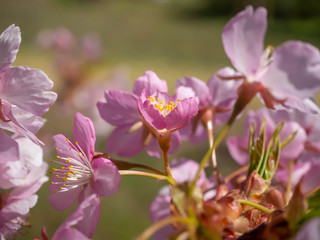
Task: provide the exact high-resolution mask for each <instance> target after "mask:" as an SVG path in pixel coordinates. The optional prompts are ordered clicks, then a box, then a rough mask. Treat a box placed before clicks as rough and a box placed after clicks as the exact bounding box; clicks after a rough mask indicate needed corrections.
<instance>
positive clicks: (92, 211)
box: [52, 194, 100, 240]
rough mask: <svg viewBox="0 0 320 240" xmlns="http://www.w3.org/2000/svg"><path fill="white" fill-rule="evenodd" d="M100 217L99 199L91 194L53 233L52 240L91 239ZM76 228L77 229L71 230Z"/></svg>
mask: <svg viewBox="0 0 320 240" xmlns="http://www.w3.org/2000/svg"><path fill="white" fill-rule="evenodd" d="M99 217H100V199H99V197H98V196H97V195H96V194H92V195H90V196H89V197H87V198H86V199H85V200H83V201H82V202H81V203H80V204H79V205H78V206H77V208H76V210H75V211H74V212H73V213H72V214H71V215H70V216H69V217H68V218H67V219H66V220H65V221H64V223H63V224H62V225H61V226H60V227H59V228H58V230H57V231H56V232H55V234H54V236H53V237H52V240H68V239H78V240H87V239H89V238H92V236H93V234H94V232H95V229H96V226H97V224H98V220H99ZM73 226H76V227H77V229H75V228H72V227H73Z"/></svg>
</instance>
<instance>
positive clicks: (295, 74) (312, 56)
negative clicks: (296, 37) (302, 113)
mask: <svg viewBox="0 0 320 240" xmlns="http://www.w3.org/2000/svg"><path fill="white" fill-rule="evenodd" d="M272 58H273V61H272V63H271V64H270V67H269V69H268V71H267V72H266V73H265V76H264V80H263V84H264V85H265V86H267V87H270V88H272V89H275V90H276V91H277V92H280V93H282V94H283V96H284V97H286V95H289V96H290V95H293V96H295V97H298V98H300V99H303V98H307V97H312V96H314V95H315V94H316V93H317V92H318V91H319V90H320V53H319V50H318V49H317V48H316V47H314V46H312V45H310V44H308V43H303V42H299V41H288V42H285V43H284V44H282V45H281V46H279V47H277V48H276V49H275V50H274V52H273V54H272Z"/></svg>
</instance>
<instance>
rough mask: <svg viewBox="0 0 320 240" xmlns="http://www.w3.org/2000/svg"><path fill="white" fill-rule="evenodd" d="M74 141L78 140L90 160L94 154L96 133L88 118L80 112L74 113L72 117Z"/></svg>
mask: <svg viewBox="0 0 320 240" xmlns="http://www.w3.org/2000/svg"><path fill="white" fill-rule="evenodd" d="M73 138H74V141H76V142H78V144H79V146H80V147H81V149H82V150H83V151H84V153H85V154H86V155H87V157H88V159H89V161H91V159H92V157H93V155H94V151H95V150H94V145H95V142H96V135H95V132H94V126H93V123H92V121H91V119H90V118H87V117H85V116H83V115H82V114H81V113H76V115H75V119H74V129H73Z"/></svg>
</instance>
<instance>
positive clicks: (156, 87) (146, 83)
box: [132, 71, 168, 96]
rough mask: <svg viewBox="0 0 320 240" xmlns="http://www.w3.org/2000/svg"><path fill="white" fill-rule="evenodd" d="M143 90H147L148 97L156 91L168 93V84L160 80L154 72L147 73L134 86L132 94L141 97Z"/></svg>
mask: <svg viewBox="0 0 320 240" xmlns="http://www.w3.org/2000/svg"><path fill="white" fill-rule="evenodd" d="M143 89H146V90H145V91H146V95H147V96H151V95H153V94H154V93H155V92H156V91H160V92H168V86H167V82H166V81H165V80H162V79H160V78H159V77H158V76H157V74H155V73H154V72H153V71H146V72H145V73H144V75H143V76H140V77H139V78H138V79H137V80H136V81H135V82H134V85H133V90H132V92H133V93H134V94H135V95H137V96H140V94H141V92H142V90H143Z"/></svg>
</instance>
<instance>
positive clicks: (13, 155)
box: [0, 130, 19, 165]
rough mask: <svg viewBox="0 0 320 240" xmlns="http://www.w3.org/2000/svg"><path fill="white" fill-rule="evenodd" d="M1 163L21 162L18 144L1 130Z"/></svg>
mask: <svg viewBox="0 0 320 240" xmlns="http://www.w3.org/2000/svg"><path fill="white" fill-rule="evenodd" d="M0 142H1V144H0V153H1V154H0V163H1V165H3V164H4V163H6V162H8V161H18V160H19V147H18V143H17V142H16V141H15V140H13V139H12V138H11V137H9V136H8V135H7V134H5V133H4V132H3V131H1V130H0Z"/></svg>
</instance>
